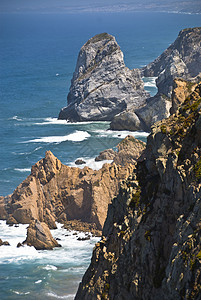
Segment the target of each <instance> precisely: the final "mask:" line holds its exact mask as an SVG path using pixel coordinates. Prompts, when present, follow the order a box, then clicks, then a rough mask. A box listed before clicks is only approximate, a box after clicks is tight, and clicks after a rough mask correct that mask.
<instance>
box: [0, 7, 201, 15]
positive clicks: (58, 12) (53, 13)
mask: <svg viewBox="0 0 201 300" xmlns="http://www.w3.org/2000/svg"><path fill="white" fill-rule="evenodd" d="M91 13H101V14H119V13H128V14H131V13H166V14H180V15H201V12H187V11H186V12H183V11H164V10H151V11H150V10H132V9H131V10H123V9H122V10H108V9H106V8H105V9H103V8H102V9H97V10H96V9H93V8H92V9H88V10H87V9H83V10H82V9H78V10H65V9H64V10H62V11H25V10H24V11H11V12H9V11H5V12H3V11H1V12H0V15H7V14H16V15H20V14H41V15H57V14H62V15H65V14H66V15H73V14H91Z"/></svg>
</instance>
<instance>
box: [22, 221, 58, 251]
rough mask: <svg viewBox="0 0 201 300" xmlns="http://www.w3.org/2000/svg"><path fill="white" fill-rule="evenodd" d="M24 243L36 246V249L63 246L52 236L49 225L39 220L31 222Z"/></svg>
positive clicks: (50, 248)
mask: <svg viewBox="0 0 201 300" xmlns="http://www.w3.org/2000/svg"><path fill="white" fill-rule="evenodd" d="M23 244H26V245H28V246H34V248H35V249H36V250H52V249H53V248H55V247H61V246H60V245H59V244H58V242H57V241H56V240H55V239H54V238H53V237H52V234H51V232H50V230H49V227H48V225H47V224H46V223H44V222H40V221H38V220H33V221H32V222H31V223H30V225H29V227H28V228H27V238H26V240H25V241H24V242H23Z"/></svg>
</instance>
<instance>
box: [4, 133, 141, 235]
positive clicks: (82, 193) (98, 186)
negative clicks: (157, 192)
mask: <svg viewBox="0 0 201 300" xmlns="http://www.w3.org/2000/svg"><path fill="white" fill-rule="evenodd" d="M124 145H125V147H122V146H119V147H120V148H119V152H116V154H115V159H116V163H113V164H104V165H103V167H102V168H101V169H100V170H97V171H94V170H92V169H90V168H88V167H84V169H79V168H73V167H68V166H66V165H63V164H62V163H61V162H60V160H58V159H57V158H56V157H55V156H54V155H53V154H52V153H51V152H50V151H47V152H46V155H45V158H43V159H41V160H40V161H39V162H37V163H36V164H35V165H34V166H33V167H32V170H31V174H30V175H29V176H28V177H27V178H26V179H25V180H24V181H23V182H22V183H21V184H20V185H19V186H18V187H17V188H16V189H15V191H14V192H13V194H12V195H9V196H7V197H0V219H6V220H7V223H8V224H15V223H25V224H26V223H31V222H32V220H33V219H34V220H38V221H40V222H45V223H46V224H48V226H49V228H56V224H55V221H58V222H63V223H65V222H66V221H67V220H68V221H69V220H73V219H77V220H81V221H83V222H88V223H94V224H95V225H96V227H97V228H98V229H99V230H101V229H102V227H103V224H104V221H105V218H106V215H107V208H108V204H109V203H110V202H111V199H112V198H113V197H114V196H115V195H116V194H117V192H118V189H119V185H120V181H121V180H123V179H124V178H127V177H128V176H129V175H130V174H131V173H132V171H133V168H134V165H135V163H136V160H137V158H138V157H139V156H140V155H141V153H142V151H143V150H144V148H145V146H144V143H142V142H140V141H138V140H136V139H135V138H133V137H128V138H126V139H125V140H124ZM131 149H134V150H135V153H134V154H133V153H132V151H131ZM122 154H123V155H125V159H124V160H123V159H122ZM118 155H119V159H118ZM131 163H132V164H131Z"/></svg>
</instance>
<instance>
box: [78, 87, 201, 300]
mask: <svg viewBox="0 0 201 300" xmlns="http://www.w3.org/2000/svg"><path fill="white" fill-rule="evenodd" d="M200 155H201V83H200V84H198V85H197V86H196V87H195V89H194V92H193V93H192V94H190V95H189V96H188V97H187V98H186V100H185V101H184V103H183V104H182V105H181V106H180V107H179V109H178V110H177V111H176V113H175V114H173V115H172V116H170V117H169V118H168V119H166V120H163V121H160V122H158V123H156V124H155V125H154V126H153V127H152V131H151V134H150V136H149V137H148V141H147V147H146V156H145V158H144V159H143V160H142V161H141V162H138V164H137V168H136V170H135V171H134V172H133V174H132V176H130V177H129V178H128V179H127V180H125V181H124V182H122V184H121V188H120V190H119V194H118V196H117V197H115V198H114V199H113V201H112V204H110V206H109V210H108V215H107V219H106V222H105V225H104V228H103V236H102V239H101V241H100V242H99V243H97V244H96V247H95V249H94V251H93V256H92V261H91V265H90V267H89V269H88V270H87V272H86V273H85V275H84V277H83V280H82V283H81V284H80V287H79V289H78V292H77V295H76V298H75V299H76V300H81V299H82V300H84V299H87V300H91V299H94V300H95V299H110V300H112V299H115V300H118V299H119V300H120V299H121V300H122V299H127V300H131V299H141V300H143V299H144V300H147V299H155V300H159V299H160V300H161V299H164V300H166V299H167V300H170V299H171V300H173V299H174V300H175V299H197V300H198V299H200V295H201V159H200Z"/></svg>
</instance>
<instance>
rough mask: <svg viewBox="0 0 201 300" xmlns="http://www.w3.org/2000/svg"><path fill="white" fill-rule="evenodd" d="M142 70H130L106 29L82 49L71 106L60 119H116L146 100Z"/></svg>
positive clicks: (64, 109)
mask: <svg viewBox="0 0 201 300" xmlns="http://www.w3.org/2000/svg"><path fill="white" fill-rule="evenodd" d="M146 97H148V93H147V92H146V91H145V90H144V84H143V81H142V79H141V72H140V71H139V70H137V69H134V70H129V69H128V68H127V67H126V66H125V64H124V59H123V53H122V51H121V50H120V47H119V45H118V44H117V42H116V40H115V38H114V37H113V36H112V35H110V34H107V33H102V34H98V35H96V36H94V37H93V38H91V39H90V40H89V41H88V42H87V43H86V44H85V45H84V46H83V47H82V48H81V50H80V53H79V56H78V60H77V65H76V68H75V72H74V75H73V78H72V81H71V87H70V92H69V94H68V99H67V100H68V106H67V107H65V108H63V109H62V110H61V112H60V114H59V119H67V120H70V121H85V120H108V121H110V120H112V118H113V117H114V116H115V115H116V114H118V113H120V112H122V111H123V110H125V109H127V108H129V107H131V106H133V107H134V108H139V107H141V106H142V105H143V104H144V103H145V98H146Z"/></svg>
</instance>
